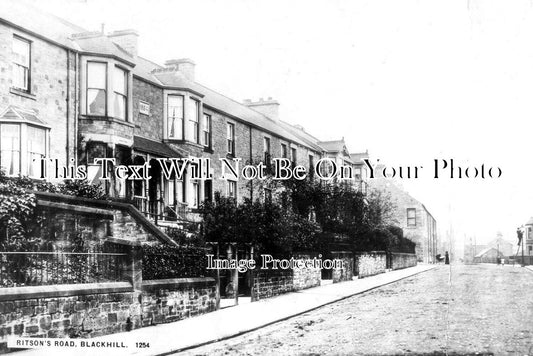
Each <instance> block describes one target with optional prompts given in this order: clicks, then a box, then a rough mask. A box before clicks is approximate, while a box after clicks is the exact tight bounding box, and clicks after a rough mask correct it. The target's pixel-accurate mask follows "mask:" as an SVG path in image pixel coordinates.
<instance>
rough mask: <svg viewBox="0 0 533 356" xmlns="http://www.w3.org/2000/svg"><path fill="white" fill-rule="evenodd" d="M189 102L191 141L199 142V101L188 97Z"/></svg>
mask: <svg viewBox="0 0 533 356" xmlns="http://www.w3.org/2000/svg"><path fill="white" fill-rule="evenodd" d="M190 103H191V115H190V117H189V123H190V127H191V133H192V136H191V138H192V141H193V142H195V143H200V136H199V124H200V102H199V101H198V100H195V99H190Z"/></svg>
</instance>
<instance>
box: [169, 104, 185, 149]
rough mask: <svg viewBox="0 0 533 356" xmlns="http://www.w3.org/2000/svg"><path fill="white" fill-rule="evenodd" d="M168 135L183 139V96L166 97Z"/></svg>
mask: <svg viewBox="0 0 533 356" xmlns="http://www.w3.org/2000/svg"><path fill="white" fill-rule="evenodd" d="M168 137H169V138H177V139H183V96H181V95H169V97H168Z"/></svg>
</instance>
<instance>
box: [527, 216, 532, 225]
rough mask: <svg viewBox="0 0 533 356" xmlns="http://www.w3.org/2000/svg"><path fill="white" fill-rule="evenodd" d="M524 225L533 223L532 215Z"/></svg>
mask: <svg viewBox="0 0 533 356" xmlns="http://www.w3.org/2000/svg"><path fill="white" fill-rule="evenodd" d="M526 225H533V217H531V218H529V220H528V221H527V223H526Z"/></svg>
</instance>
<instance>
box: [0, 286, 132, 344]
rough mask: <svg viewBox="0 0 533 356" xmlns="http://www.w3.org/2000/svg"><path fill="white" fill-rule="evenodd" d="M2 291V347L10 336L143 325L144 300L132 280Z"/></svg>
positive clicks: (97, 332) (93, 332)
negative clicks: (141, 299)
mask: <svg viewBox="0 0 533 356" xmlns="http://www.w3.org/2000/svg"><path fill="white" fill-rule="evenodd" d="M1 291H2V294H1V295H0V353H2V352H5V351H7V346H6V342H7V338H8V337H9V336H18V337H54V338H55V337H71V338H73V337H82V338H88V337H96V336H101V335H106V334H112V333H117V332H121V331H129V330H132V329H136V328H139V327H140V326H141V315H140V305H139V303H138V301H137V300H135V298H134V294H135V293H134V292H133V289H132V287H131V284H129V283H127V282H123V283H100V284H81V285H65V286H42V287H21V288H4V289H2V290H1Z"/></svg>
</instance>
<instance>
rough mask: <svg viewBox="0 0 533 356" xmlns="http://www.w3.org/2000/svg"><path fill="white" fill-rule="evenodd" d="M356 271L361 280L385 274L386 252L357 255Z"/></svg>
mask: <svg viewBox="0 0 533 356" xmlns="http://www.w3.org/2000/svg"><path fill="white" fill-rule="evenodd" d="M354 266H355V271H356V274H357V275H358V276H359V278H364V277H369V276H373V275H376V274H379V273H384V272H385V271H386V267H387V255H386V253H385V252H364V253H360V254H356V255H355V263H354Z"/></svg>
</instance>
